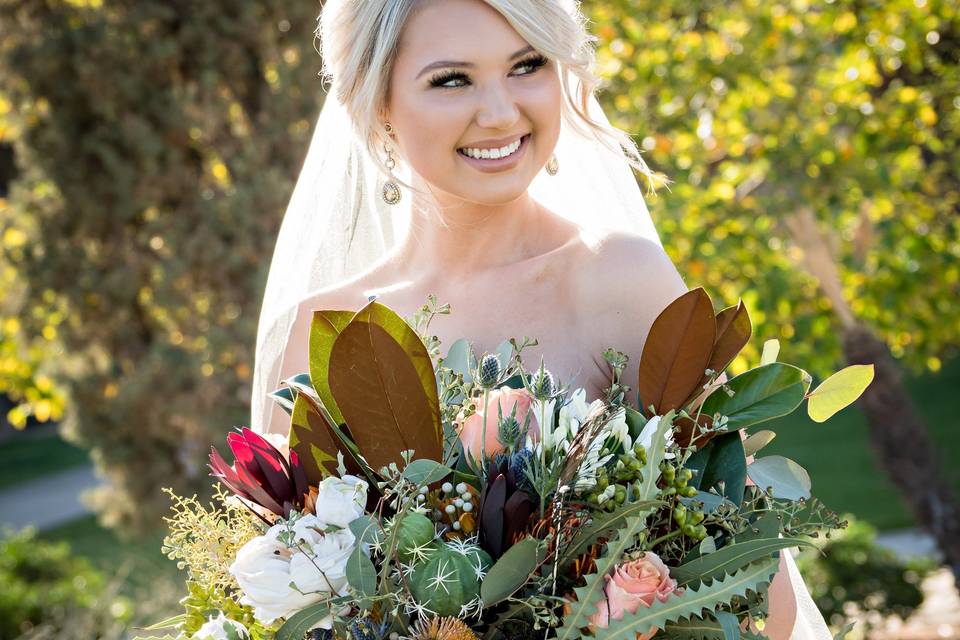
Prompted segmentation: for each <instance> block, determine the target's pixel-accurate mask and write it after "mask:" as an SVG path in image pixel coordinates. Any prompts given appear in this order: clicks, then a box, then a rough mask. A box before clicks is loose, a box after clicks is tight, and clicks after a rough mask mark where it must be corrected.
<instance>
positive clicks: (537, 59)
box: [430, 54, 547, 89]
mask: <svg viewBox="0 0 960 640" xmlns="http://www.w3.org/2000/svg"><path fill="white" fill-rule="evenodd" d="M545 64H547V59H546V58H545V57H543V56H542V55H539V54H538V55H534V56H530V57H529V58H527V59H525V60H521V61H520V62H518V63H517V64H515V65H514V67H513V68H514V69H523V68H528V69H529V71H527V72H526V73H520V74H518V75H521V76H527V75H531V74H533V73H535V72H536V70H537V69H539V68H540V67H542V66H544V65H545ZM454 80H462V81H463V82H464V83H466V82H469V78H468V77H467V74H465V73H463V72H462V71H443V72H441V73H438V74H436V75H434V76H433V77H431V78H430V86H431V87H436V88H438V89H458V88H460V87H462V86H465V85H460V84H457V85H448V84H447V83H448V82H453V81H454Z"/></svg>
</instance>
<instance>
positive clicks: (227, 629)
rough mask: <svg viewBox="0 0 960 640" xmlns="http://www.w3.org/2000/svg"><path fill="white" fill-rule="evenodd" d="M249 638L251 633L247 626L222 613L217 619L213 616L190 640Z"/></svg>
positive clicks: (243, 639) (240, 639) (244, 639)
mask: <svg viewBox="0 0 960 640" xmlns="http://www.w3.org/2000/svg"><path fill="white" fill-rule="evenodd" d="M231 627H232V629H231ZM249 637H250V632H249V631H247V628H246V627H245V626H243V625H242V624H240V623H239V622H235V621H233V620H230V619H229V618H226V617H224V615H223V612H222V611H221V612H220V615H218V616H217V617H216V618H214V617H213V616H211V617H210V619H209V620H207V621H206V622H205V623H204V625H203V626H202V627H200V628H199V629H197V632H196V633H195V634H193V637H192V638H191V639H190V640H247V639H248V638H249Z"/></svg>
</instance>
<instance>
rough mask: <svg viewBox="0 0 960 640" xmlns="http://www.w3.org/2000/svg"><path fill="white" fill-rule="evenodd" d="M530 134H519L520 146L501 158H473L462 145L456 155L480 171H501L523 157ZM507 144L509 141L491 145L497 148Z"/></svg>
mask: <svg viewBox="0 0 960 640" xmlns="http://www.w3.org/2000/svg"><path fill="white" fill-rule="evenodd" d="M530 136H531V134H529V133H527V134H524V135H523V136H521V137H520V146H519V147H517V149H516V150H515V151H514V152H513V153H511V154H510V155H508V156H504V157H502V158H474V157H472V156H468V155H467V154H466V153H464V152H463V149H464V147H461V148H459V149H457V155H459V156H460V157H461V158H463V159H464V160H465V161H466V162H467V163H469V164H471V165H472V166H474V167H475V168H477V169H480V170H481V171H485V172H493V171H503V170H505V169H510V168H512V167H513V166H514V165H515V164H516V163H517V162H518V161H519V160H520V159H521V158H522V157H523V155H524V153H525V152H526V148H527V147H528V146H529V143H530ZM508 145H509V141H508V142H507V143H506V144H504V145H501V146H499V147H492V148H497V149H499V148H502V147H504V146H508Z"/></svg>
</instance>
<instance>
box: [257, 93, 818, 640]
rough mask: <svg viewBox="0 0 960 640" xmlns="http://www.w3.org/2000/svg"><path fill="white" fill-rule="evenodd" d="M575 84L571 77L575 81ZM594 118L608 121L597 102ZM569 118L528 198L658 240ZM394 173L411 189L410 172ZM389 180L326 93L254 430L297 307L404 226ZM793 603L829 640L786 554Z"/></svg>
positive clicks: (804, 622) (808, 629)
mask: <svg viewBox="0 0 960 640" xmlns="http://www.w3.org/2000/svg"><path fill="white" fill-rule="evenodd" d="M571 81H573V80H572V79H571ZM589 112H590V114H591V116H592V117H593V118H594V119H595V120H597V121H599V122H604V123H606V122H608V120H607V118H606V115H605V114H604V112H603V110H602V108H601V107H600V105H599V103H598V102H597V100H596V98H593V97H592V98H591V100H590V104H589ZM564 115H565V118H564V120H563V122H562V124H561V133H560V138H559V141H558V144H557V148H556V150H555V153H556V156H557V158H558V159H559V162H560V165H561V167H562V171H563V173H564V175H563V179H560V180H557V179H553V177H552V176H549V175H548V174H546V172H545V171H541V172H540V174H539V175H538V176H537V177H536V178H535V179H534V181H533V183H532V184H531V186H530V194H531V195H532V196H533V197H534V198H535V199H536V200H537V201H538V202H540V203H541V204H543V205H544V206H546V207H547V208H548V209H550V210H551V211H553V212H555V213H557V214H559V215H561V216H563V217H565V218H567V219H568V220H570V221H572V222H574V223H575V224H577V225H579V226H580V227H582V228H585V229H588V230H601V229H604V230H611V229H612V230H622V231H627V232H629V233H633V234H636V235H640V236H643V237H646V238H649V239H650V240H653V241H655V242H657V243H658V244H660V237H659V235H658V234H657V231H656V228H655V227H654V224H653V221H652V220H651V218H650V214H649V212H648V210H647V206H646V203H645V202H644V200H643V196H642V193H641V191H640V188H639V186H638V184H637V180H636V178H635V176H634V173H633V170H632V169H631V167H630V165H629V164H628V163H627V161H626V159H625V158H624V157H623V156H622V155H621V154H617V153H614V152H612V151H610V150H609V149H607V148H606V147H605V146H604V145H602V144H601V143H600V142H598V141H597V140H595V139H594V138H593V137H592V136H590V135H589V134H588V133H587V132H584V131H582V130H581V127H578V126H577V125H576V123H571V122H570V121H569V120H568V119H567V118H566V115H567V114H566V113H565V114H564ZM397 176H398V177H399V178H401V179H403V180H404V181H405V182H407V183H409V180H410V175H409V171H408V170H404V169H399V170H398V171H397ZM382 181H383V178H382V176H381V174H380V172H379V170H378V169H377V168H376V167H375V165H374V164H373V162H372V160H371V159H370V158H369V157H368V156H367V154H366V152H365V150H364V149H363V148H362V146H361V144H360V143H359V141H358V140H357V139H356V137H355V136H354V135H353V133H352V127H351V123H350V120H349V118H348V115H347V113H346V111H345V109H344V107H343V105H341V104H340V103H339V102H338V101H337V100H336V98H335V92H334V91H332V90H331V91H329V92H328V97H327V99H326V102H325V104H324V107H323V109H322V111H321V114H320V118H319V120H318V123H317V126H316V129H315V131H314V134H313V138H312V140H311V143H310V149H309V151H308V153H307V158H306V161H305V162H304V165H303V168H302V170H301V173H300V176H299V178H298V180H297V183H296V187H295V188H294V192H293V195H292V197H291V200H290V203H289V205H288V207H287V211H286V214H285V216H284V219H283V223H282V225H281V228H280V233H279V236H278V239H277V244H276V248H275V250H274V255H273V260H272V262H271V265H270V272H269V275H268V278H267V285H266V291H265V292H264V298H263V304H262V307H261V312H260V321H259V324H258V330H257V343H256V361H255V366H254V379H253V395H252V401H251V419H250V426H251V428H253V429H254V430H255V431H259V432H262V431H263V429H264V427H265V426H266V425H267V424H268V422H269V416H270V412H271V410H272V406H271V405H272V402H273V401H272V400H271V399H270V398H268V396H267V394H268V393H269V392H270V391H273V390H275V389H277V388H279V387H280V379H279V377H280V370H281V364H282V363H281V355H282V353H283V350H284V346H285V345H286V342H287V338H288V336H289V333H290V330H291V328H292V325H293V321H294V318H295V315H296V311H297V305H298V303H299V302H300V301H301V300H303V299H305V298H306V297H307V296H308V294H310V293H312V292H315V291H317V290H319V289H322V288H325V287H328V286H330V285H332V284H333V283H336V282H341V281H344V280H346V279H348V278H350V277H352V276H354V275H356V274H358V273H361V272H363V271H365V270H366V269H367V268H368V267H370V266H372V265H373V264H374V263H375V262H377V261H378V260H379V259H380V258H381V257H382V256H383V255H384V254H385V253H386V252H387V251H389V250H390V248H391V247H392V246H393V244H394V242H396V241H397V239H399V238H400V237H402V234H403V233H404V232H405V230H406V229H407V226H408V224H409V220H410V215H411V211H410V200H411V199H412V198H410V197H406V198H403V199H402V200H401V202H400V204H398V205H394V206H392V207H391V206H388V205H386V204H385V203H384V202H383V200H382V199H381V197H380V193H381V188H382ZM785 556H786V557H785V559H786V564H787V568H788V570H789V575H790V582H791V584H792V587H793V591H794V593H795V594H796V600H797V620H796V623H795V626H794V629H793V633H792V635H791V640H831V635H830V632H829V629H828V628H827V626H826V624H825V622H824V620H823V617H822V615H821V614H820V612H819V611H818V610H817V608H816V606H815V605H814V603H813V601H812V600H811V598H810V595H809V593H808V592H807V589H806V587H805V585H804V584H803V581H802V580H801V578H800V574H799V572H798V571H797V568H796V564H795V563H794V561H793V558H792V557H791V556H790V554H789V553H787V554H785Z"/></svg>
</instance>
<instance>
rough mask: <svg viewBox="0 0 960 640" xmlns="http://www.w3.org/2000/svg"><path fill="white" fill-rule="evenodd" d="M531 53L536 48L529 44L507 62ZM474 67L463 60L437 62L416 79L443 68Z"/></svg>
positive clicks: (422, 71)
mask: <svg viewBox="0 0 960 640" xmlns="http://www.w3.org/2000/svg"><path fill="white" fill-rule="evenodd" d="M530 51H534V48H533V45H530V44H528V45H527V46H525V47H524V48H523V49H520V50H519V51H517V52H516V53H514V54H513V55H511V56H510V57H509V58H507V60H508V61H510V60H514V59H516V58H519V57H520V56H522V55H523V54H525V53H528V52H530ZM474 66H475V65H474V64H473V63H472V62H464V61H462V60H437V61H436V62H431V63H430V64H428V65H427V66H425V67H424V68H423V69H421V70H420V73H418V74H417V78H416V79H419V78H420V76H422V75H423V74H425V73H426V72H428V71H432V70H433V69H441V68H443V67H467V68H471V67H474Z"/></svg>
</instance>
